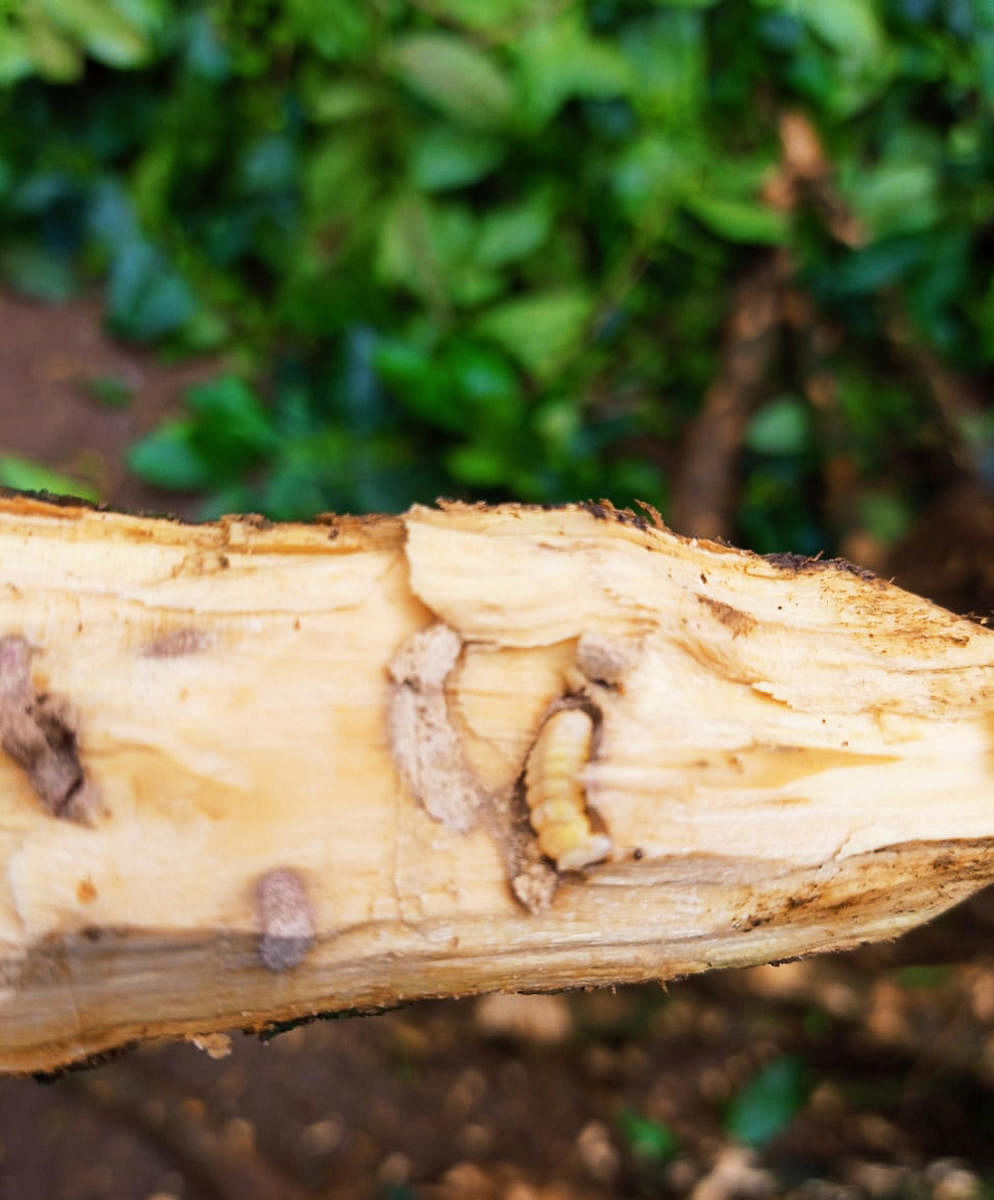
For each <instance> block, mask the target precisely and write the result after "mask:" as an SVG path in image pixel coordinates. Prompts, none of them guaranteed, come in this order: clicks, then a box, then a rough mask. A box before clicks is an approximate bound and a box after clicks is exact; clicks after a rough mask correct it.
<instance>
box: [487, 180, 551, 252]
mask: <svg viewBox="0 0 994 1200" xmlns="http://www.w3.org/2000/svg"><path fill="white" fill-rule="evenodd" d="M552 219H553V207H552V199H551V197H550V196H549V194H548V193H547V192H539V193H535V194H533V195H531V196H529V197H528V198H527V199H525V200H523V201H522V202H521V203H520V204H513V205H508V206H507V207H505V208H493V209H491V210H490V211H489V212H488V213H487V214H486V215H485V216H484V217H483V219H482V220H481V221H480V237H479V241H478V242H477V246H476V257H477V260H478V261H479V262H481V263H483V264H484V265H485V266H488V267H502V266H505V265H506V264H507V263H512V262H519V261H520V260H521V259H523V258H527V257H528V255H530V254H534V253H535V251H536V250H538V249H540V248H541V246H542V245H543V244H544V243H545V241H546V240H547V238H548V236H549V234H550V232H551V231H552Z"/></svg>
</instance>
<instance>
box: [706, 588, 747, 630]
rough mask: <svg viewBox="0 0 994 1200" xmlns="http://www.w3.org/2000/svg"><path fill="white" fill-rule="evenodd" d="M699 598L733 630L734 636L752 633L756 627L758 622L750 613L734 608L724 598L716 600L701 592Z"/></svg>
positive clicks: (716, 616)
mask: <svg viewBox="0 0 994 1200" xmlns="http://www.w3.org/2000/svg"><path fill="white" fill-rule="evenodd" d="M697 599H698V600H699V601H700V603H701V604H702V605H703V606H704V607H705V608H706V609H707V610H708V612H710V613H711V614H712V616H714V617H715V618H716V619H717V620H719V621H720V622H721V623H722V625H724V626H725V627H726V628H727V629H729V630H731V634H732V637H739V636H740V635H741V634H743V633H751V632H752V630H753V629H755V628H756V622H755V621H754V620H753V618H752V617H750V616H749V614H748V613H744V612H741V611H740V610H739V609H737V608H733V607H732V606H731V605H730V604H726V603H725V602H724V601H723V600H716V599H715V598H714V597H713V596H705V595H703V594H701V593H700V592H698V594H697Z"/></svg>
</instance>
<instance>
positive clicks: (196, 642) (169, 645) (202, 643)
mask: <svg viewBox="0 0 994 1200" xmlns="http://www.w3.org/2000/svg"><path fill="white" fill-rule="evenodd" d="M210 642H211V639H210V635H209V634H206V633H204V632H203V631H202V630H200V629H191V628H182V629H171V630H170V631H169V632H168V633H163V634H161V635H160V636H159V637H157V638H153V639H152V641H150V642H146V643H145V645H144V646H142V649H141V653H142V657H143V658H179V657H180V656H181V655H184V654H197V653H199V651H201V650H205V649H206V648H207V647H208V646H209V645H210Z"/></svg>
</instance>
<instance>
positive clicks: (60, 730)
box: [0, 634, 100, 824]
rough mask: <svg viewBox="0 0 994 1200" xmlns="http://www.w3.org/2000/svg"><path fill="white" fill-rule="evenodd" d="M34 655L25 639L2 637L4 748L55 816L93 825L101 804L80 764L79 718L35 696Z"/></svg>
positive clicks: (54, 699) (54, 700) (63, 703)
mask: <svg viewBox="0 0 994 1200" xmlns="http://www.w3.org/2000/svg"><path fill="white" fill-rule="evenodd" d="M31 655H32V647H31V645H30V643H29V642H28V640H27V638H24V637H22V636H21V635H20V634H13V635H9V636H7V637H4V638H0V746H2V747H3V750H4V752H5V753H6V754H9V755H10V757H11V758H12V759H13V760H14V761H15V762H16V763H17V764H18V766H20V767H23V768H24V770H25V771H26V773H27V776H28V779H29V780H30V781H31V786H32V787H33V788H34V790H35V793H36V795H37V796H38V799H39V800H41V802H42V804H44V805H45V807H46V808H47V809H48V811H49V812H50V813H52V815H53V816H56V817H62V818H64V819H66V820H70V821H78V822H80V823H81V824H91V823H92V821H93V818H94V817H95V815H96V813H97V811H98V809H99V807H100V805H99V800H98V797H97V793H96V790H95V789H94V787H93V785H92V784H90V783H89V782H88V781H87V779H86V776H85V773H84V771H83V767H82V764H81V763H80V761H79V749H78V746H77V744H76V727H77V718H76V714H75V713H74V711H73V709H72V706H71V705H70V704H69V702H68V701H67V700H64V699H63V698H62V697H60V696H52V695H49V694H48V693H46V692H36V691H35V689H34V686H33V684H32V682H31Z"/></svg>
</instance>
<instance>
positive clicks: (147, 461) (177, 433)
mask: <svg viewBox="0 0 994 1200" xmlns="http://www.w3.org/2000/svg"><path fill="white" fill-rule="evenodd" d="M192 434H193V422H192V421H170V422H169V423H168V424H166V425H161V426H160V427H159V428H158V429H155V430H153V431H152V432H151V433H150V434H148V435H147V436H146V437H144V438H142V439H141V441H140V442H137V443H136V444H135V445H134V446H132V447H131V450H130V451H129V452H128V466H129V467H130V468H131V470H132V471H134V473H135V474H136V475H137V476H138V477H139V478H140V479H144V481H145V482H146V483H150V484H151V485H152V486H153V487H161V488H168V489H169V490H171V491H181V492H194V491H199V490H200V489H202V488H206V487H209V486H210V484H211V482H212V479H211V473H210V471H209V470H208V468H207V466H206V464H205V463H204V462H203V460H202V459H201V457H200V455H199V454H198V453H197V452H196V450H195V449H194V446H193V438H192Z"/></svg>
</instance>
